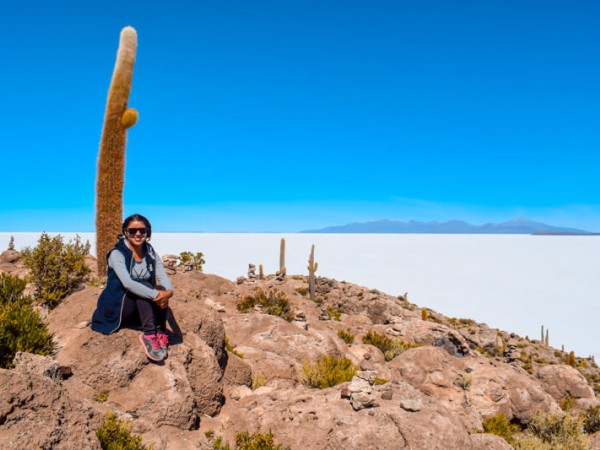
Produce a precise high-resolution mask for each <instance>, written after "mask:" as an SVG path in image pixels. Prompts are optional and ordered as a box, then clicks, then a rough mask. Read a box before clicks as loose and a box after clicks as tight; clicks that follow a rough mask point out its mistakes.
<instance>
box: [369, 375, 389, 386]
mask: <svg viewBox="0 0 600 450" xmlns="http://www.w3.org/2000/svg"><path fill="white" fill-rule="evenodd" d="M389 381H390V380H388V379H386V378H379V377H375V379H374V381H373V383H374V384H375V386H381V385H382V384H386V383H388V382H389Z"/></svg>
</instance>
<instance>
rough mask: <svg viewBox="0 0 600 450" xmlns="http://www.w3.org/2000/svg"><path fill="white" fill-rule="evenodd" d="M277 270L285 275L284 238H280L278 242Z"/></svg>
mask: <svg viewBox="0 0 600 450" xmlns="http://www.w3.org/2000/svg"><path fill="white" fill-rule="evenodd" d="M279 272H280V273H281V274H282V275H283V276H285V239H284V238H281V243H280V244H279Z"/></svg>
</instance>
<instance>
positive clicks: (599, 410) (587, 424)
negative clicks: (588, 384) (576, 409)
mask: <svg viewBox="0 0 600 450" xmlns="http://www.w3.org/2000/svg"><path fill="white" fill-rule="evenodd" d="M582 419H583V431H585V432H586V433H588V434H592V433H596V432H597V431H600V406H592V407H590V408H588V410H587V411H586V412H585V413H583V414H582Z"/></svg>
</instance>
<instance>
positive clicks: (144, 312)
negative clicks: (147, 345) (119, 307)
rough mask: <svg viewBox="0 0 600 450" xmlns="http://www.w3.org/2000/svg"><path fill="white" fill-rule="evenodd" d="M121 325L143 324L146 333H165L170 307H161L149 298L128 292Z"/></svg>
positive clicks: (124, 300)
mask: <svg viewBox="0 0 600 450" xmlns="http://www.w3.org/2000/svg"><path fill="white" fill-rule="evenodd" d="M123 302H124V303H123V313H122V315H121V326H122V327H123V326H135V327H137V326H139V325H140V324H141V325H142V331H143V332H144V334H152V333H165V331H166V325H167V311H168V308H165V309H161V308H160V307H159V306H158V305H157V304H156V303H154V302H153V301H152V300H150V299H147V298H141V297H136V296H135V295H132V294H127V295H126V296H125V298H124V299H123Z"/></svg>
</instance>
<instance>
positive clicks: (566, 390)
mask: <svg viewBox="0 0 600 450" xmlns="http://www.w3.org/2000/svg"><path fill="white" fill-rule="evenodd" d="M535 375H536V376H537V378H538V379H539V380H540V381H541V383H542V386H543V387H544V389H545V390H546V392H548V393H549V394H550V395H551V396H552V397H553V398H554V399H555V400H563V399H565V398H566V397H568V396H571V397H573V398H575V399H578V398H594V397H595V396H594V391H593V389H592V388H591V387H590V385H589V384H588V382H587V380H586V379H585V378H584V376H583V375H581V373H579V371H578V370H577V369H575V368H573V367H571V366H566V365H548V366H544V367H541V368H540V369H538V371H537V372H536V374H535Z"/></svg>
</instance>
